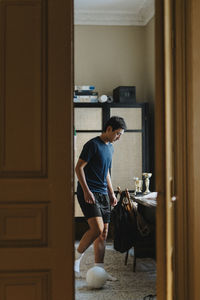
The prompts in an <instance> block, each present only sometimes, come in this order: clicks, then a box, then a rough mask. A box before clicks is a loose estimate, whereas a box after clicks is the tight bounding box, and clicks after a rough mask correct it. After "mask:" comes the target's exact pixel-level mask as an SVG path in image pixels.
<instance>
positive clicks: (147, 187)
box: [142, 173, 152, 194]
mask: <svg viewBox="0 0 200 300" xmlns="http://www.w3.org/2000/svg"><path fill="white" fill-rule="evenodd" d="M142 176H143V177H144V178H145V187H146V190H145V191H144V194H149V193H150V190H149V185H150V180H149V178H151V176H152V173H142Z"/></svg>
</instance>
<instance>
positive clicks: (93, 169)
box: [79, 136, 114, 194]
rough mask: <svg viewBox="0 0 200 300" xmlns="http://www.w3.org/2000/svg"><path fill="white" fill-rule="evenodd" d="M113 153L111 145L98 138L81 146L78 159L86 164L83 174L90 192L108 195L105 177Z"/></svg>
mask: <svg viewBox="0 0 200 300" xmlns="http://www.w3.org/2000/svg"><path fill="white" fill-rule="evenodd" d="M113 152H114V149H113V145H112V144H111V143H107V144H106V143H104V142H103V141H102V140H101V138H100V137H99V136H97V137H95V138H93V139H91V140H89V141H88V142H87V143H86V144H85V145H84V146H83V150H82V152H81V154H80V156H79V158H81V159H82V160H84V161H86V162H87V165H86V166H85V168H84V173H85V178H86V181H87V184H88V187H89V189H90V190H91V192H96V193H102V194H107V193H108V191H107V180H106V177H107V175H108V170H109V169H110V168H111V164H112V155H113Z"/></svg>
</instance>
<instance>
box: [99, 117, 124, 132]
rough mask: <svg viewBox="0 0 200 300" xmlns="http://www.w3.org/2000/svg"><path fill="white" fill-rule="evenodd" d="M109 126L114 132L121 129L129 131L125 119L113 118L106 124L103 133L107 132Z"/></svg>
mask: <svg viewBox="0 0 200 300" xmlns="http://www.w3.org/2000/svg"><path fill="white" fill-rule="evenodd" d="M108 126H111V127H112V131H114V130H117V129H119V128H121V129H124V131H125V130H126V129H127V127H126V123H125V121H124V119H123V118H121V117H117V116H113V117H111V118H110V119H109V120H108V121H107V122H106V124H105V126H104V129H103V131H104V132H106V129H107V128H108Z"/></svg>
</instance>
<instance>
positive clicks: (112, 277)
mask: <svg viewBox="0 0 200 300" xmlns="http://www.w3.org/2000/svg"><path fill="white" fill-rule="evenodd" d="M94 265H95V266H97V267H101V268H103V269H104V263H95V264H94ZM106 273H107V275H108V278H107V280H109V281H117V280H118V279H117V278H116V277H114V276H112V275H110V274H109V273H108V272H106Z"/></svg>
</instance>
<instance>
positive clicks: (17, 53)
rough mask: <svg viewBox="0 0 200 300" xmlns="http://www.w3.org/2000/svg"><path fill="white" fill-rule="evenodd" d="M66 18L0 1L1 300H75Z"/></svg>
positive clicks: (64, 13)
mask: <svg viewBox="0 0 200 300" xmlns="http://www.w3.org/2000/svg"><path fill="white" fill-rule="evenodd" d="M72 15H73V13H72V5H71V1H65V0H56V1H48V0H25V1H21V0H1V1H0V22H1V23H0V24H1V25H0V122H1V128H0V299H1V300H27V299H29V300H50V299H51V300H62V299H63V300H64V299H65V300H69V299H73V297H74V296H73V259H72V258H73V225H72V224H73V221H72V220H73V200H72V199H73V152H72V143H73V139H72V134H73V131H72V128H73V127H72V124H73V118H72V85H73V83H72V74H73V72H72V68H71V58H72V57H73V54H72V47H71V40H72ZM66 36H68V37H69V38H68V40H66Z"/></svg>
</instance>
